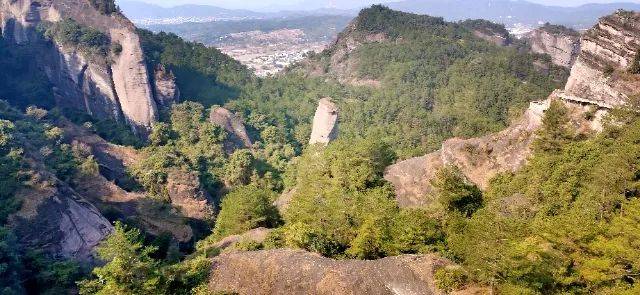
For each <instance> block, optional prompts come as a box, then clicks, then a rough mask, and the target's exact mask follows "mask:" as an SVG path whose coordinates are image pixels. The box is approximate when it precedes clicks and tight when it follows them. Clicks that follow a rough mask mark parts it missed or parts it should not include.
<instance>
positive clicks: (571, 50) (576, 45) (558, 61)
mask: <svg viewBox="0 0 640 295" xmlns="http://www.w3.org/2000/svg"><path fill="white" fill-rule="evenodd" d="M524 39H525V40H526V41H527V42H528V43H529V45H530V46H531V51H533V52H534V53H539V54H548V55H549V56H551V61H552V62H553V63H554V64H555V65H557V66H561V67H565V68H567V69H569V68H571V67H572V66H573V64H574V63H575V61H576V58H577V57H578V54H579V53H580V34H579V33H578V32H577V31H575V30H572V29H569V28H565V27H562V26H555V25H545V26H543V27H540V28H538V29H535V30H533V31H531V32H529V33H528V34H526V35H525V36H524Z"/></svg>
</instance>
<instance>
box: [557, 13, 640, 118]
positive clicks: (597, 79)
mask: <svg viewBox="0 0 640 295" xmlns="http://www.w3.org/2000/svg"><path fill="white" fill-rule="evenodd" d="M581 44H582V45H581V48H582V50H581V53H580V55H579V57H578V60H577V61H576V64H575V66H574V67H573V68H572V70H571V76H570V77H569V81H568V82H567V85H566V87H565V91H566V94H567V95H569V96H572V97H575V98H578V99H580V100H582V101H584V102H585V103H591V104H597V105H599V106H602V107H614V106H619V105H621V104H624V103H625V102H626V100H627V98H628V96H629V95H632V94H635V93H633V89H637V86H638V82H637V81H635V80H637V79H635V77H630V76H633V75H626V74H625V73H623V72H624V71H626V69H627V68H628V67H629V66H630V65H631V62H632V61H633V59H634V57H635V56H636V53H637V51H638V49H639V48H640V13H634V12H625V11H619V12H616V13H615V14H613V15H610V16H606V17H603V18H602V19H600V22H599V23H598V24H597V25H596V26H595V27H593V28H592V29H590V30H589V31H587V32H586V33H584V34H583V36H582V43H581ZM621 72H622V73H621Z"/></svg>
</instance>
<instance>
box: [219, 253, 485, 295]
mask: <svg viewBox="0 0 640 295" xmlns="http://www.w3.org/2000/svg"><path fill="white" fill-rule="evenodd" d="M449 265H451V262H449V261H447V260H445V259H442V258H439V257H437V256H435V255H404V256H397V257H389V258H384V259H380V260H373V261H362V260H332V259H329V258H324V257H322V256H320V255H318V254H313V253H309V252H304V251H296V250H270V251H256V252H231V253H226V254H222V255H220V256H218V257H216V258H214V259H213V270H212V275H211V278H210V280H209V289H210V290H211V291H212V292H214V293H215V292H234V293H238V294H242V295H244V294H253V295H258V294H265V295H266V294H332V295H340V294H345V295H346V294H369V295H378V294H385V295H386V294H389V295H391V294H415V295H422V294H425V295H432V294H445V292H442V291H440V290H438V289H437V288H436V286H435V282H434V277H433V276H434V273H435V271H436V270H437V269H439V268H442V267H446V266H449ZM476 291H478V290H476ZM485 291H486V290H485ZM457 294H474V292H473V291H472V290H469V291H468V292H465V291H462V292H459V293H457ZM478 294H481V293H478Z"/></svg>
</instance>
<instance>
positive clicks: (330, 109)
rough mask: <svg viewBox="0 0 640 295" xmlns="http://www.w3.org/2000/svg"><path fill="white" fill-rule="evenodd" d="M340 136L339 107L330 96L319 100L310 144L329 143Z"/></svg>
mask: <svg viewBox="0 0 640 295" xmlns="http://www.w3.org/2000/svg"><path fill="white" fill-rule="evenodd" d="M337 137H338V107H337V106H336V105H335V104H334V103H333V102H331V99H330V98H327V97H325V98H323V99H321V100H320V101H319V102H318V108H317V109H316V114H315V116H314V117H313V129H312V131H311V138H310V139H309V144H328V143H329V142H331V141H333V140H335V139H336V138H337Z"/></svg>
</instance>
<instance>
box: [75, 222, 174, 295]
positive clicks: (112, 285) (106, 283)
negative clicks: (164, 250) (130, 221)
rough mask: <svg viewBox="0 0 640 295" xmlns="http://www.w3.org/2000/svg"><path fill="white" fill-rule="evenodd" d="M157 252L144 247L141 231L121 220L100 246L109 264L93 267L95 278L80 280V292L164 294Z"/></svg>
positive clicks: (103, 258)
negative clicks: (154, 257) (154, 253)
mask: <svg viewBox="0 0 640 295" xmlns="http://www.w3.org/2000/svg"><path fill="white" fill-rule="evenodd" d="M155 251H156V248H154V247H148V246H144V244H143V241H142V236H141V234H140V230H138V229H135V228H132V229H129V228H127V227H126V226H125V225H123V224H122V223H120V222H117V223H116V225H115V231H114V232H113V234H111V235H110V236H109V238H107V240H105V241H104V242H103V243H102V244H101V245H100V246H99V247H98V248H97V253H98V256H99V257H100V259H102V260H104V261H105V262H106V264H105V265H104V266H102V267H97V268H95V269H94V270H93V275H94V276H95V277H94V278H93V279H90V280H84V281H81V282H79V283H78V285H79V286H80V294H122V295H125V294H162V292H161V291H162V290H161V288H160V286H161V282H162V277H161V274H160V269H159V265H158V262H157V261H155V260H154V259H152V258H151V256H150V255H151V254H152V253H153V252H155Z"/></svg>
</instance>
